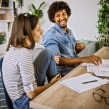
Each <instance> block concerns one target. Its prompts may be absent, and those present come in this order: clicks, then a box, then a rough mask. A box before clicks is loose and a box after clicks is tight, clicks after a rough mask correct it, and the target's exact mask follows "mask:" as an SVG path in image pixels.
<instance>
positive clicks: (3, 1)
mask: <svg viewBox="0 0 109 109" xmlns="http://www.w3.org/2000/svg"><path fill="white" fill-rule="evenodd" d="M0 2H1V7H9V0H0Z"/></svg>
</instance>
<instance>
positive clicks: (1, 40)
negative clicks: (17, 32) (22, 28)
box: [0, 32, 6, 44]
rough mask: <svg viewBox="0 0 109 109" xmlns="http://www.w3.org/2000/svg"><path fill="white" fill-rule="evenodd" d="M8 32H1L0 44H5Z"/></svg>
mask: <svg viewBox="0 0 109 109" xmlns="http://www.w3.org/2000/svg"><path fill="white" fill-rule="evenodd" d="M5 37H6V34H5V32H0V44H4V43H5V40H6V38H5Z"/></svg>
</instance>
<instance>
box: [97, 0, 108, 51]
mask: <svg viewBox="0 0 109 109" xmlns="http://www.w3.org/2000/svg"><path fill="white" fill-rule="evenodd" d="M99 5H100V9H99V11H98V24H97V28H98V34H99V36H98V37H97V43H96V45H97V46H98V49H99V48H101V47H103V46H109V0H100V2H99Z"/></svg>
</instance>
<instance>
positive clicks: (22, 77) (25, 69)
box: [2, 47, 37, 101]
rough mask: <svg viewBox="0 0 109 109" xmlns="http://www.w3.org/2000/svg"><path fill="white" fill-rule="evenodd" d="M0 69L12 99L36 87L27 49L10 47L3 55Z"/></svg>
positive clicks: (30, 54)
mask: <svg viewBox="0 0 109 109" xmlns="http://www.w3.org/2000/svg"><path fill="white" fill-rule="evenodd" d="M2 71H3V80H4V84H5V86H6V89H7V92H8V94H9V96H10V98H11V99H12V100H13V101H14V100H16V99H18V98H20V97H21V96H22V95H23V94H24V93H25V92H31V91H33V90H35V89H36V87H37V84H36V79H35V76H34V66H33V61H32V52H31V50H29V49H26V48H15V47H11V48H10V49H9V51H7V52H6V54H5V55H4V60H3V66H2Z"/></svg>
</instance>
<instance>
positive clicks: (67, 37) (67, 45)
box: [43, 24, 77, 75]
mask: <svg viewBox="0 0 109 109" xmlns="http://www.w3.org/2000/svg"><path fill="white" fill-rule="evenodd" d="M43 40H44V46H45V47H47V48H49V49H51V50H52V51H53V53H54V55H55V54H57V55H58V56H60V57H67V58H74V57H77V54H76V52H75V45H76V40H75V38H74V36H73V33H72V32H71V30H70V29H67V32H64V30H63V29H62V28H61V27H60V26H59V25H57V24H55V26H53V27H52V28H51V29H50V30H48V31H47V32H46V33H45V34H44V36H43ZM72 68H73V67H71V66H57V70H58V72H60V73H61V74H62V75H65V74H67V73H68V72H69V71H70V70H72Z"/></svg>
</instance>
